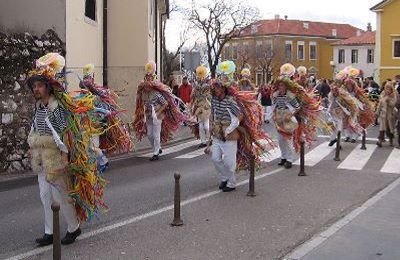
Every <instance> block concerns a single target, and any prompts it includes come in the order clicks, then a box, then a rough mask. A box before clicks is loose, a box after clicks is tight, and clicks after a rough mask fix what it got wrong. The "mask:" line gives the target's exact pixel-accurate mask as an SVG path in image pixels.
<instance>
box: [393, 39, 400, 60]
mask: <svg viewBox="0 0 400 260" xmlns="http://www.w3.org/2000/svg"><path fill="white" fill-rule="evenodd" d="M395 42H400V38H399V37H394V38H393V39H392V58H393V59H394V60H400V56H399V57H395V56H394V43H395Z"/></svg>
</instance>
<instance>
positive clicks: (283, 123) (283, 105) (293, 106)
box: [272, 81, 300, 169]
mask: <svg viewBox="0 0 400 260" xmlns="http://www.w3.org/2000/svg"><path fill="white" fill-rule="evenodd" d="M272 104H273V107H274V116H273V118H274V121H275V125H276V128H277V131H278V144H279V148H280V150H281V161H280V163H278V165H280V166H284V167H285V168H286V169H289V168H291V167H292V163H293V161H294V160H295V159H296V154H295V152H294V148H293V145H292V142H291V141H292V140H293V132H294V130H295V129H296V128H297V126H298V123H297V120H296V118H295V114H296V113H297V112H298V111H299V110H300V104H299V102H298V100H297V98H296V96H295V95H294V94H293V93H291V92H290V91H288V90H287V89H286V84H285V82H283V81H279V82H278V89H277V91H276V92H275V93H274V94H273V97H272Z"/></svg>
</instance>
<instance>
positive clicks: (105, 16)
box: [103, 0, 108, 86]
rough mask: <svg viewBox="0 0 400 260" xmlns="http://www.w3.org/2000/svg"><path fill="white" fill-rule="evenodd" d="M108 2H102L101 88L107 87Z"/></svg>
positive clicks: (105, 0) (104, 0)
mask: <svg viewBox="0 0 400 260" xmlns="http://www.w3.org/2000/svg"><path fill="white" fill-rule="evenodd" d="M107 8H108V1H107V0H103V86H107V85H108V55H107V54H108V52H107V51H108V44H107V37H108V29H107V25H108V20H107V18H108V13H107Z"/></svg>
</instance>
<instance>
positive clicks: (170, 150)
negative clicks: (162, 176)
mask: <svg viewBox="0 0 400 260" xmlns="http://www.w3.org/2000/svg"><path fill="white" fill-rule="evenodd" d="M196 144H197V145H198V144H199V141H198V140H193V141H190V142H186V143H182V144H178V145H174V146H171V147H168V148H165V149H163V152H162V154H161V155H167V154H171V153H176V152H179V151H181V150H183V149H186V148H189V147H191V146H194V145H196ZM151 156H153V153H152V152H151V153H146V154H142V155H138V157H151Z"/></svg>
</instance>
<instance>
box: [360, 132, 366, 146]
mask: <svg viewBox="0 0 400 260" xmlns="http://www.w3.org/2000/svg"><path fill="white" fill-rule="evenodd" d="M366 135H367V133H366V131H365V129H364V130H363V135H362V141H361V150H367V146H366V145H365V140H366Z"/></svg>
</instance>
